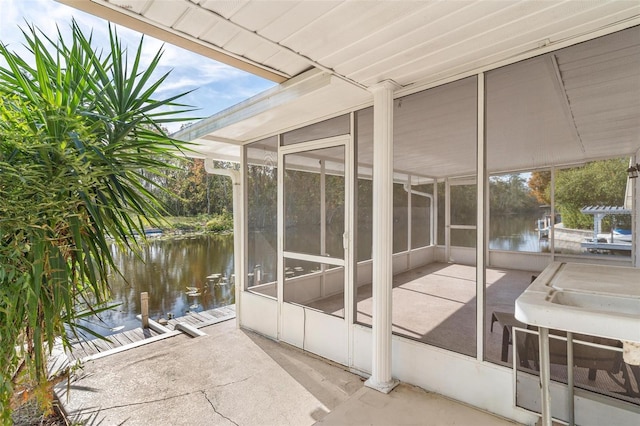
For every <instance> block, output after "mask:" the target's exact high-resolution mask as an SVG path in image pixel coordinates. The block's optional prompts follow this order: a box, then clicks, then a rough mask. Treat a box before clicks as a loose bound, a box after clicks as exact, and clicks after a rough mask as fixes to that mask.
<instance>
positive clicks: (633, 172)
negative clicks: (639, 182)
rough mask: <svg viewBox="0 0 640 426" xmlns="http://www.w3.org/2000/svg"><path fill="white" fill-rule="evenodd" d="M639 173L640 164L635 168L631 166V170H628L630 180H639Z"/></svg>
mask: <svg viewBox="0 0 640 426" xmlns="http://www.w3.org/2000/svg"><path fill="white" fill-rule="evenodd" d="M638 172H640V164H636V165H635V166H629V168H628V169H627V173H628V174H629V179H635V178H637V177H638Z"/></svg>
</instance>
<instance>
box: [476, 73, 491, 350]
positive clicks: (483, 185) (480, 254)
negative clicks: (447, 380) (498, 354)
mask: <svg viewBox="0 0 640 426" xmlns="http://www.w3.org/2000/svg"><path fill="white" fill-rule="evenodd" d="M484 82H485V81H484V73H480V74H478V92H477V97H478V118H477V120H478V123H477V126H478V135H477V139H478V140H477V144H478V153H477V157H476V161H477V163H476V167H477V170H476V172H477V176H478V178H477V180H476V189H477V212H476V213H477V217H476V359H477V360H478V361H483V360H484V334H485V327H484V318H485V313H484V311H485V308H486V303H485V281H486V269H485V267H486V263H487V261H488V259H489V257H488V253H487V251H486V250H487V248H486V245H487V244H486V241H487V239H486V235H487V230H488V229H489V228H488V227H485V226H486V224H487V222H486V216H488V215H487V212H488V208H489V203H488V201H487V200H488V195H489V194H488V193H489V191H488V188H489V185H488V182H489V179H488V177H487V163H486V160H487V147H486V141H485V115H484V114H485V97H484V95H485V91H484Z"/></svg>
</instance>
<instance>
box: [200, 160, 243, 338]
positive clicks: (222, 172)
mask: <svg viewBox="0 0 640 426" xmlns="http://www.w3.org/2000/svg"><path fill="white" fill-rule="evenodd" d="M240 155H241V157H240V159H241V161H240V167H241V170H243V167H244V164H245V160H246V153H245V151H244V150H242V153H241V154H240ZM204 169H205V171H206V172H207V173H209V174H212V175H219V176H228V177H229V178H231V184H232V186H233V252H234V256H233V258H234V262H233V269H234V275H235V299H236V328H240V318H242V316H241V310H242V307H241V303H240V292H241V290H242V289H243V288H244V287H245V277H246V275H247V274H246V270H245V265H246V263H245V261H244V259H245V256H244V241H245V240H244V238H245V229H244V224H245V223H246V222H245V220H244V208H243V206H242V204H243V203H242V200H243V190H242V175H241V172H239V171H237V170H233V169H216V168H215V165H214V163H213V159H211V158H207V159H205V161H204Z"/></svg>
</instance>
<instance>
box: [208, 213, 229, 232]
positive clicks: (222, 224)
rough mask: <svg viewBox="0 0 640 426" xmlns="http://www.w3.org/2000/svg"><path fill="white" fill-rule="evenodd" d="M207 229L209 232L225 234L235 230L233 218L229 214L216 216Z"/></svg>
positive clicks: (209, 222)
mask: <svg viewBox="0 0 640 426" xmlns="http://www.w3.org/2000/svg"><path fill="white" fill-rule="evenodd" d="M205 229H206V230H207V231H209V232H225V231H232V230H233V216H232V215H231V214H229V213H222V214H219V215H217V216H214V217H213V219H211V220H210V221H208V222H207V224H206V225H205Z"/></svg>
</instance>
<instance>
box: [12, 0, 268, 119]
mask: <svg viewBox="0 0 640 426" xmlns="http://www.w3.org/2000/svg"><path fill="white" fill-rule="evenodd" d="M72 18H75V20H76V21H77V22H78V24H79V25H80V26H81V27H82V28H83V29H85V30H86V31H87V32H88V31H90V30H93V33H94V39H95V40H96V42H97V44H102V45H106V44H107V40H108V27H107V21H105V20H103V19H99V18H96V17H94V16H91V15H88V14H86V13H83V12H80V11H78V10H76V9H73V8H70V7H68V6H65V5H62V4H60V3H57V2H56V1H54V0H0V41H1V42H2V43H4V44H5V45H9V47H10V48H11V49H12V50H15V51H17V52H22V51H23V50H22V49H23V48H22V46H21V45H22V40H23V37H22V33H21V32H20V28H19V27H23V28H26V23H29V24H33V25H35V26H36V27H38V28H40V29H41V30H42V31H43V32H44V33H45V34H47V35H51V36H54V35H55V33H56V25H57V26H58V27H59V28H60V30H61V32H62V33H63V34H64V33H66V32H67V29H68V28H69V24H70V22H71V19H72ZM118 34H119V35H120V37H121V38H122V39H123V40H124V41H125V42H127V43H128V44H129V45H130V46H132V48H135V47H136V46H137V44H138V42H139V40H140V37H141V34H140V33H137V32H135V31H132V30H129V29H127V28H124V27H118ZM101 42H102V43H101ZM163 44H164V43H163V42H162V41H159V40H157V39H154V38H152V37H149V36H145V44H144V45H145V51H147V52H149V57H151V55H152V54H155V52H157V51H158V50H159V49H160V47H161V46H162V45H163ZM169 70H171V75H170V76H169V78H168V79H167V80H166V81H165V83H164V84H163V86H162V88H161V89H162V91H163V93H160V94H161V95H162V96H163V97H164V96H169V95H172V94H177V93H180V92H186V91H188V90H193V89H197V90H195V92H193V93H191V94H189V95H188V96H187V97H185V98H183V101H184V103H187V104H189V105H192V106H195V107H197V108H198V111H196V112H195V115H196V116H198V117H201V118H204V117H208V116H210V115H213V114H215V113H216V112H218V111H221V110H223V109H225V108H227V107H230V106H232V105H235V104H237V103H238V102H240V101H242V100H245V99H247V98H249V97H251V96H253V95H255V94H257V93H260V92H262V91H264V90H266V89H268V88H270V87H272V86H274V83H273V82H271V81H268V80H265V79H262V78H260V77H256V76H254V75H252V74H249V73H246V72H244V71H240V70H238V69H235V68H233V67H230V66H227V65H225V64H222V63H220V62H216V61H214V60H212V59H209V58H205V57H203V56H200V55H197V54H195V53H191V52H189V51H186V50H184V49H181V48H179V47H176V46H173V45H171V44H168V43H167V44H164V55H163V58H162V61H161V64H160V67H159V71H160V72H162V73H165V72H167V71H169ZM192 115H193V114H192ZM170 130H172V131H173V130H177V129H176V128H172V129H170Z"/></svg>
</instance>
